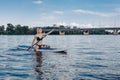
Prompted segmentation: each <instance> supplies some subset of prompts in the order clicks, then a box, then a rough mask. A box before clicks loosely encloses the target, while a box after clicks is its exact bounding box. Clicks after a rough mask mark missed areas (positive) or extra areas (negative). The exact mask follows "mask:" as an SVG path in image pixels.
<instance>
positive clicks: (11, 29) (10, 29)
mask: <svg viewBox="0 0 120 80" xmlns="http://www.w3.org/2000/svg"><path fill="white" fill-rule="evenodd" d="M6 33H7V34H8V35H13V34H15V27H14V26H13V25H12V24H11V23H8V24H7V28H6Z"/></svg>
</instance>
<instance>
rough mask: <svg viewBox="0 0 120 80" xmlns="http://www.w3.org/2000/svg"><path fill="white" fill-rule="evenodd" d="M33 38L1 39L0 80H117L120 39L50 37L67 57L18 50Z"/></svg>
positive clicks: (50, 43)
mask: <svg viewBox="0 0 120 80" xmlns="http://www.w3.org/2000/svg"><path fill="white" fill-rule="evenodd" d="M32 38H33V36H32V35H30V36H26V35H25V36H23V35H22V36H21V35H20V36H3V35H1V36H0V80H120V36H119V35H118V36H113V35H88V36H83V35H68V36H66V35H57V36H55V35H49V36H47V37H46V38H45V39H44V43H45V44H48V45H51V46H52V47H56V48H65V49H67V55H66V54H60V53H52V52H44V53H43V52H41V53H37V54H35V53H33V52H28V51H19V50H17V49H16V48H17V46H18V45H30V44H31V41H32Z"/></svg>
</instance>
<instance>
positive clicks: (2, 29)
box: [0, 25, 5, 34]
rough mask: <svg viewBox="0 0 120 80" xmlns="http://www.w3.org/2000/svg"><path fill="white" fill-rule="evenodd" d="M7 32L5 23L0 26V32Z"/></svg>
mask: <svg viewBox="0 0 120 80" xmlns="http://www.w3.org/2000/svg"><path fill="white" fill-rule="evenodd" d="M4 33H5V27H4V25H2V26H0V34H4Z"/></svg>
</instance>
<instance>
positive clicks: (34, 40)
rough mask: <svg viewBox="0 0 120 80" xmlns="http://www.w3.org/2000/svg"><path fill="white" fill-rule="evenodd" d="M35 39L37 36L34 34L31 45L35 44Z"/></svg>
mask: <svg viewBox="0 0 120 80" xmlns="http://www.w3.org/2000/svg"><path fill="white" fill-rule="evenodd" d="M35 40H36V36H34V39H33V41H32V44H31V46H32V45H33V44H34V42H35Z"/></svg>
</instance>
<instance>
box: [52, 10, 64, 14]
mask: <svg viewBox="0 0 120 80" xmlns="http://www.w3.org/2000/svg"><path fill="white" fill-rule="evenodd" d="M53 13H55V14H64V12H63V11H54V12H53Z"/></svg>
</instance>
